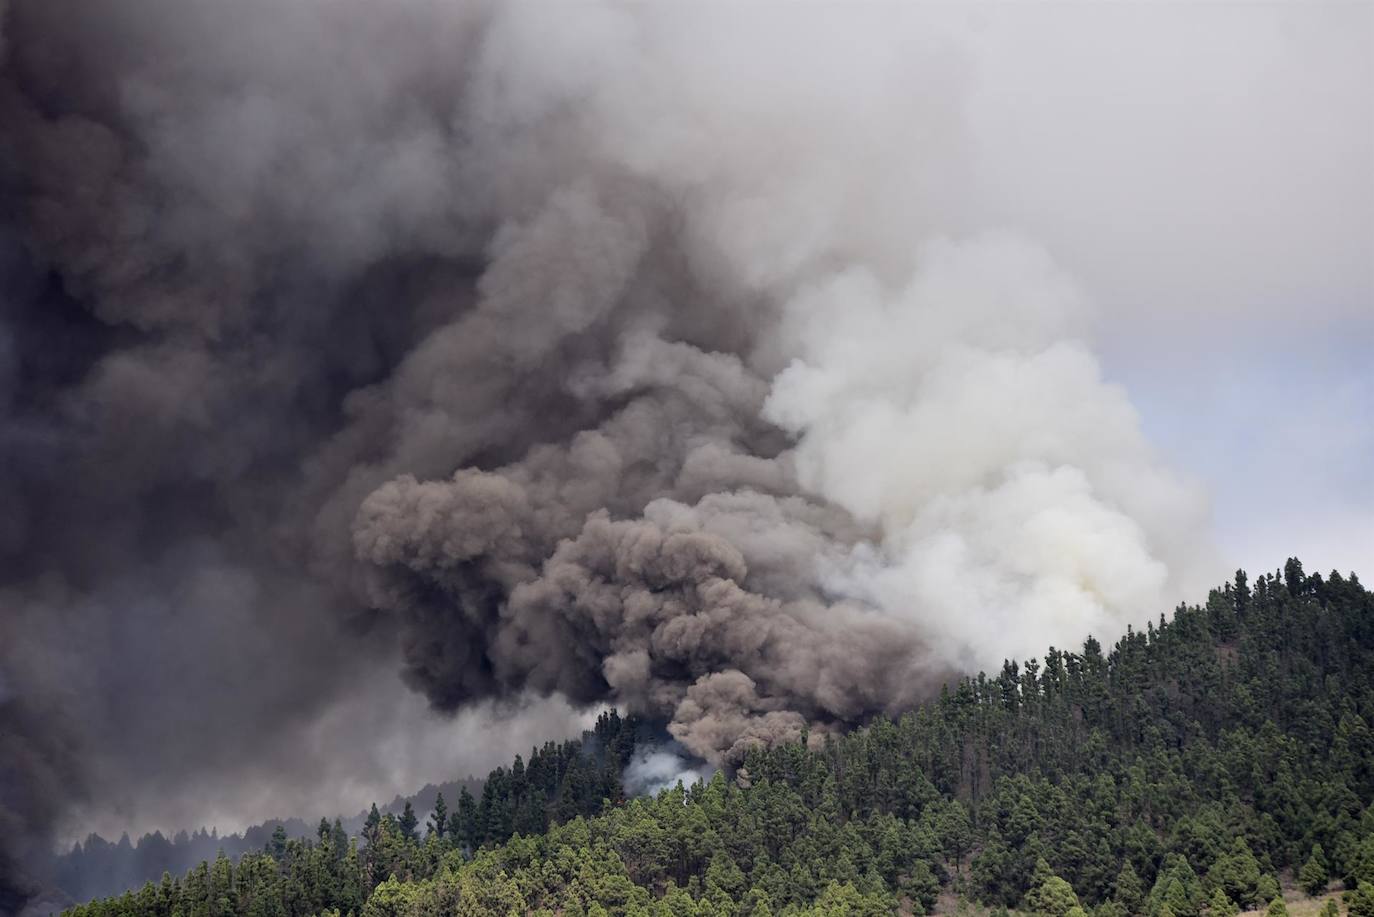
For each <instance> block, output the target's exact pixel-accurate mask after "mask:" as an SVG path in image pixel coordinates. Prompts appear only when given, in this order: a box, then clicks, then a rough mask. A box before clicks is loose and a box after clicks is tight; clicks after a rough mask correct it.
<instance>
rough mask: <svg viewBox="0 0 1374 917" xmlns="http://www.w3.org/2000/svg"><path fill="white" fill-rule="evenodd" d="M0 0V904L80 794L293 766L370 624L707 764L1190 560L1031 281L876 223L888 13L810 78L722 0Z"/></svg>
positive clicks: (1023, 272) (395, 649)
mask: <svg viewBox="0 0 1374 917" xmlns="http://www.w3.org/2000/svg"><path fill="white" fill-rule="evenodd" d="M0 16H2V17H3V22H4V32H3V36H4V47H5V49H6V51H5V55H6V56H5V59H4V64H3V67H4V70H3V78H0V195H2V197H0V201H2V202H3V209H0V213H2V214H3V223H0V380H3V387H0V412H3V413H0V455H3V458H4V463H5V474H4V476H3V479H0V505H3V509H4V512H3V517H2V518H0V609H2V610H0V727H3V728H0V767H2V768H3V783H0V836H3V837H4V838H6V839H7V841H6V843H7V844H9V845H10V846H6V847H4V848H3V850H0V879H3V881H2V882H0V885H3V889H0V910H3V909H15V908H16V907H17V902H19V901H20V900H22V899H23V898H24V897H25V896H26V895H27V894H28V893H29V891H30V887H29V886H28V885H21V884H20V879H19V876H20V874H21V870H20V864H21V863H22V862H24V861H26V860H28V858H29V856H30V854H31V853H32V851H33V849H37V848H38V847H40V846H41V845H43V844H45V843H47V842H48V841H49V838H50V832H51V831H52V829H53V828H54V826H55V824H56V821H57V819H58V817H59V815H60V814H61V813H62V812H63V810H64V809H65V808H66V807H68V806H70V805H71V804H72V802H73V798H72V797H73V796H74V795H75V796H80V795H82V794H84V795H85V796H87V797H90V796H101V795H104V794H110V793H118V792H119V791H120V788H121V787H128V786H131V785H134V784H136V783H141V784H143V785H156V783H157V781H159V780H166V781H169V782H170V781H171V780H172V778H174V777H176V778H183V779H184V777H185V775H188V774H189V775H195V774H198V773H201V772H204V771H208V770H211V769H225V770H230V771H236V772H244V773H248V772H251V773H255V774H259V775H265V774H271V773H272V772H273V770H274V769H277V768H284V767H289V766H291V765H290V763H289V762H290V760H291V758H290V746H289V744H285V745H284V744H283V741H284V740H283V737H287V736H291V735H292V734H294V733H295V732H296V731H298V730H301V729H303V728H305V726H306V725H307V724H309V723H310V722H312V721H313V719H314V718H315V717H317V716H319V715H321V711H324V710H327V709H328V708H330V706H331V705H332V704H334V703H335V699H336V698H339V697H343V696H349V695H350V694H351V693H353V692H356V691H357V685H358V684H360V683H364V684H365V683H369V679H371V678H372V677H373V676H374V675H375V673H377V672H379V671H385V670H387V669H389V668H393V667H395V665H396V661H395V660H396V658H397V656H398V655H399V658H400V660H401V661H400V668H401V673H402V676H403V678H404V679H405V681H406V682H407V683H408V684H409V685H410V686H412V687H413V688H415V689H417V690H420V691H423V692H424V693H425V695H427V696H428V698H429V699H430V700H431V702H432V703H433V704H434V705H436V706H437V707H439V708H442V709H445V710H457V709H459V708H462V707H464V706H465V705H468V704H471V703H473V702H475V701H481V700H484V699H492V698H498V699H500V698H518V697H521V696H525V695H529V694H535V695H558V696H562V697H564V698H567V699H568V700H570V701H572V702H573V703H575V704H594V703H600V702H606V701H610V702H614V703H617V704H620V705H622V706H623V707H626V708H628V709H631V710H633V711H636V712H639V713H642V714H646V715H649V716H653V717H659V718H662V719H663V720H665V721H667V722H668V723H669V729H670V731H671V733H672V735H673V736H674V737H675V738H676V740H677V741H679V742H680V743H681V744H682V746H683V747H685V748H686V749H688V750H689V751H690V752H691V753H692V754H695V755H697V756H699V757H701V758H704V759H706V760H708V761H711V762H714V763H721V762H729V761H731V760H734V759H736V758H737V757H738V756H739V755H740V754H741V753H742V752H743V750H744V749H746V748H747V747H748V746H749V745H750V744H753V743H758V742H765V743H766V742H774V741H778V740H782V739H794V738H796V737H798V736H800V735H801V734H802V733H803V731H805V730H808V729H809V730H812V731H813V732H816V733H819V732H820V731H824V730H826V729H831V728H836V727H838V726H842V725H845V724H854V723H859V722H862V721H863V720H864V719H865V718H867V717H870V716H872V715H873V714H874V713H876V712H879V711H891V710H898V709H901V708H902V707H904V706H906V705H909V704H910V703H912V702H913V701H914V700H915V699H917V698H918V697H919V696H920V695H921V694H922V693H923V692H925V691H928V690H929V689H930V687H931V686H932V685H934V684H936V683H938V681H939V680H940V679H941V678H943V677H944V676H945V675H947V674H948V673H949V672H950V671H952V670H954V669H957V668H960V667H963V666H966V665H970V664H982V663H985V661H986V660H987V659H989V658H992V659H994V660H997V659H1000V658H1001V655H1002V654H1004V653H1009V652H1019V651H1021V650H1023V649H1025V648H1027V645H1029V647H1030V648H1034V647H1038V646H1039V645H1040V644H1041V643H1043V642H1045V641H1047V640H1055V639H1059V640H1072V639H1076V638H1078V637H1080V636H1082V634H1084V633H1086V632H1087V631H1088V630H1090V629H1091V630H1096V631H1097V632H1098V633H1099V635H1102V636H1104V637H1110V636H1111V631H1112V630H1113V629H1114V628H1116V627H1117V626H1118V625H1120V624H1122V622H1124V621H1126V620H1131V619H1132V618H1133V617H1135V616H1138V615H1139V614H1142V613H1144V612H1147V611H1150V610H1152V609H1154V608H1156V607H1157V606H1156V603H1157V601H1158V599H1159V596H1160V595H1161V591H1162V590H1163V589H1164V587H1165V585H1166V583H1167V581H1168V573H1169V571H1168V568H1167V566H1166V563H1165V561H1166V560H1169V559H1170V557H1169V555H1168V553H1167V552H1168V551H1169V550H1177V551H1179V552H1180V553H1184V552H1185V549H1186V546H1184V547H1178V546H1174V547H1173V548H1167V547H1166V546H1165V545H1166V542H1167V539H1165V537H1164V535H1165V533H1168V532H1170V531H1172V530H1176V529H1181V528H1186V526H1185V525H1183V524H1181V523H1180V522H1179V520H1180V519H1183V520H1191V519H1192V514H1193V513H1194V512H1195V503H1194V498H1193V495H1192V494H1191V493H1190V492H1188V491H1187V490H1186V489H1185V488H1182V487H1180V486H1179V485H1178V484H1177V483H1176V482H1174V481H1173V479H1172V478H1170V477H1169V476H1168V475H1167V474H1166V473H1165V472H1163V471H1161V470H1159V469H1158V468H1156V467H1155V465H1154V464H1153V459H1152V458H1151V457H1150V456H1149V453H1148V450H1147V449H1146V448H1145V447H1144V444H1143V442H1142V440H1141V438H1140V435H1139V432H1138V430H1137V429H1136V426H1135V418H1134V414H1133V412H1132V411H1131V410H1130V406H1129V405H1128V404H1126V403H1125V400H1124V398H1123V397H1122V396H1121V395H1120V393H1119V392H1117V391H1116V390H1115V389H1112V388H1110V387H1108V386H1106V385H1104V384H1103V383H1102V381H1101V379H1100V377H1099V374H1098V372H1097V368H1096V363H1095V361H1094V360H1093V358H1092V355H1091V353H1090V352H1089V351H1088V350H1087V349H1086V347H1085V346H1084V345H1082V344H1081V343H1080V342H1079V341H1080V337H1081V335H1080V331H1081V327H1080V326H1081V322H1080V318H1079V316H1080V313H1081V311H1082V310H1081V303H1080V301H1079V298H1078V296H1077V294H1076V293H1075V292H1074V291H1073V290H1072V285H1071V284H1069V283H1068V281H1067V280H1065V279H1064V278H1063V277H1061V276H1060V275H1059V274H1058V272H1057V271H1056V270H1055V269H1054V267H1053V265H1051V264H1050V263H1049V261H1048V259H1047V258H1046V257H1044V256H1043V255H1042V254H1041V253H1039V252H1038V251H1037V250H1035V249H1034V248H1032V247H1030V246H1026V245H1023V244H1021V243H1016V242H1012V241H1009V240H1005V239H979V240H973V241H971V242H967V243H951V242H936V243H932V244H930V245H918V244H917V243H918V242H919V241H920V239H921V238H922V236H924V235H928V234H929V226H928V225H926V224H925V223H923V222H922V220H923V219H924V218H923V217H922V216H920V214H922V213H923V211H922V208H921V207H920V206H919V205H920V203H921V201H922V195H923V194H925V193H926V190H927V189H925V188H924V186H922V185H921V183H920V181H919V180H918V179H915V178H912V179H908V178H907V176H909V175H911V173H912V171H913V170H912V169H911V166H910V163H909V161H908V157H907V156H906V155H905V154H903V153H901V151H899V150H897V149H896V148H895V146H896V145H899V144H900V143H901V142H902V141H904V140H905V139H907V137H906V135H907V133H908V132H910V131H911V130H913V128H912V125H927V126H930V125H934V126H936V127H938V126H940V125H944V124H948V123H949V121H950V117H949V113H948V112H947V111H945V110H944V109H942V108H941V104H940V103H939V101H938V98H935V97H937V96H938V95H939V94H938V93H930V94H929V95H921V94H919V93H917V94H913V93H908V92H903V93H901V94H900V95H899V96H894V95H893V93H892V92H891V91H890V90H888V89H884V88H883V87H887V86H889V85H890V83H891V80H890V74H889V73H888V71H887V70H885V69H884V67H888V66H896V62H897V61H899V60H900V61H906V60H907V57H908V56H909V51H910V47H907V46H903V47H902V48H901V49H899V50H900V56H899V55H897V53H896V52H894V54H893V57H892V58H891V60H887V59H885V58H884V59H880V60H879V59H875V61H874V62H873V63H872V64H871V66H866V67H865V68H860V69H859V70H858V71H857V74H858V75H857V76H856V77H854V78H853V79H854V80H856V81H857V82H854V81H851V82H849V83H845V80H848V79H850V74H849V71H848V70H844V69H842V68H841V69H837V68H838V67H839V65H837V64H834V63H828V62H827V61H826V60H825V55H815V54H812V53H810V51H809V50H808V49H809V48H812V47H813V46H814V42H817V41H822V40H829V29H830V25H829V24H827V23H821V24H819V25H814V24H813V25H814V27H813V26H808V27H806V28H804V29H802V32H801V39H802V40H801V41H800V42H799V43H798V44H797V46H796V47H795V48H793V49H791V50H790V51H789V52H788V53H786V54H784V55H783V56H782V57H780V58H778V59H776V60H771V59H760V57H759V56H758V55H756V54H755V53H754V51H753V50H752V49H754V48H758V47H762V46H764V45H767V44H768V42H763V41H756V39H759V38H760V37H761V36H762V35H763V34H764V33H765V32H766V30H767V27H768V23H767V21H766V19H764V18H762V17H759V16H757V15H744V16H743V22H735V21H733V20H731V21H730V22H729V23H726V22H723V21H721V20H720V19H719V18H718V17H719V16H720V13H713V14H710V15H706V16H704V17H703V21H701V22H695V21H691V22H689V21H686V20H684V19H683V18H682V14H680V13H678V12H674V11H673V10H672V9H668V8H663V9H659V10H655V11H650V10H647V9H646V10H635V9H632V8H621V7H618V6H614V5H608V6H585V7H583V6H578V7H576V8H573V7H568V8H552V7H545V6H540V5H533V6H531V5H525V4H519V3H517V4H510V5H505V4H501V5H488V4H483V3H460V2H456V0H394V2H390V3H376V2H364V0H330V2H323V0H294V2H293V0H241V2H235V3H227V2H211V0H13V2H12V3H11V5H10V8H9V9H8V10H7V11H6V10H4V8H3V7H0ZM684 30H685V32H684ZM823 33H824V35H823ZM717 39H719V41H717ZM808 42H811V43H812V44H808ZM707 47H710V48H714V49H716V50H715V51H714V52H713V54H714V55H715V56H710V55H707V56H705V57H703V56H701V55H699V54H697V53H696V52H695V51H694V49H701V48H707ZM915 59H917V60H919V59H920V55H919V54H917V55H915ZM779 75H781V78H779ZM779 86H781V87H783V88H782V89H779V88H778V87H779ZM789 87H791V88H789ZM835 87H838V88H835ZM870 90H871V91H870ZM860 97H862V98H866V99H870V100H872V101H873V107H870V108H862V107H860V108H857V109H856V108H855V106H853V105H852V104H851V102H852V100H853V99H854V98H860ZM800 100H805V101H806V102H807V104H806V105H800V104H798V103H799V101H800ZM884 106H886V107H884ZM875 136H876V137H879V138H886V141H885V143H886V145H884V144H879V143H869V142H868V140H870V139H872V138H873V137H875ZM856 157H857V158H858V160H859V161H856ZM913 182H914V184H913ZM911 214H915V216H912V215H911ZM989 278H991V279H989ZM1066 405H1068V406H1070V407H1069V408H1068V409H1067V410H1066V408H1065V406H1066ZM1142 482H1143V483H1142ZM358 741H360V742H365V741H367V737H366V736H365V735H364V736H359V737H358ZM16 839H17V844H18V845H17V846H15V845H14V844H15V842H16Z"/></svg>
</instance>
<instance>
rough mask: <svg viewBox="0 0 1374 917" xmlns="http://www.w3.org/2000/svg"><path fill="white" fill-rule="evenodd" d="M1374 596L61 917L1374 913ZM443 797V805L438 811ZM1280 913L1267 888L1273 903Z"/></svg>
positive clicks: (1163, 641) (330, 830)
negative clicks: (705, 770)
mask: <svg viewBox="0 0 1374 917" xmlns="http://www.w3.org/2000/svg"><path fill="white" fill-rule="evenodd" d="M1372 720H1374V595H1371V593H1370V592H1368V591H1366V590H1365V589H1364V588H1363V586H1362V585H1361V584H1360V583H1359V581H1358V580H1357V579H1356V578H1355V577H1354V576H1350V577H1342V576H1340V575H1338V574H1335V573H1333V574H1331V575H1330V576H1329V577H1326V578H1323V577H1321V576H1317V575H1312V576H1309V575H1306V574H1305V573H1304V572H1303V570H1302V567H1301V565H1300V564H1299V563H1298V562H1297V561H1295V560H1292V561H1289V562H1288V564H1287V565H1286V567H1285V569H1284V570H1283V571H1281V572H1277V573H1274V574H1266V575H1263V576H1260V577H1258V578H1257V579H1256V580H1255V582H1254V583H1253V585H1251V584H1250V583H1249V581H1248V579H1247V577H1246V576H1245V574H1244V573H1242V572H1237V574H1236V577H1235V579H1234V581H1233V582H1232V583H1228V584H1227V585H1226V586H1225V587H1224V588H1222V589H1218V590H1215V591H1213V592H1212V593H1211V594H1210V596H1209V597H1208V599H1207V602H1206V604H1205V605H1202V606H1187V607H1180V608H1178V609H1177V610H1176V611H1175V613H1174V615H1173V617H1172V619H1166V618H1164V617H1161V618H1160V620H1159V622H1158V623H1157V624H1150V625H1149V626H1147V627H1146V628H1145V629H1144V630H1143V631H1133V632H1129V633H1128V634H1127V635H1126V636H1125V637H1124V638H1123V639H1121V640H1120V641H1119V642H1118V643H1117V644H1116V646H1115V647H1112V648H1111V649H1110V650H1109V651H1104V649H1103V648H1102V646H1101V645H1099V643H1098V642H1097V641H1095V640H1093V639H1089V640H1087V641H1086V643H1085V644H1084V645H1083V647H1082V648H1081V649H1080V650H1078V651H1076V652H1066V651H1063V650H1061V649H1055V648H1052V649H1050V650H1049V652H1048V653H1047V654H1046V655H1045V657H1044V658H1043V659H1041V660H1036V659H1031V660H1026V661H1025V662H1024V663H1019V664H1018V663H1016V662H1008V663H1006V664H1005V665H1004V666H1003V668H1002V670H1001V671H1000V672H995V673H982V674H979V675H977V676H973V677H969V678H965V679H962V680H960V681H959V682H957V683H955V684H951V685H948V686H947V687H946V689H945V690H944V691H943V692H942V694H941V695H940V696H939V697H938V698H937V699H935V700H933V701H931V702H930V703H928V704H926V705H924V706H922V707H920V708H919V709H917V710H914V711H911V712H910V713H908V714H906V715H904V716H902V717H901V718H900V719H898V720H895V721H890V720H879V721H877V722H874V723H871V724H870V725H869V726H868V727H866V728H864V729H861V730H857V731H854V732H852V733H850V734H848V735H844V736H839V737H826V738H825V739H824V741H811V742H809V743H806V744H793V745H783V746H779V747H775V748H771V749H764V748H758V749H755V750H753V751H752V752H750V753H749V755H748V756H747V758H746V759H745V760H744V761H743V762H742V763H741V764H740V766H739V767H738V768H736V769H735V770H733V771H732V772H730V773H717V774H715V775H714V776H713V777H712V778H711V779H710V780H709V781H708V782H703V783H698V784H696V785H695V786H691V787H682V786H678V787H675V788H673V789H668V790H664V791H662V792H660V793H659V794H658V795H657V796H655V797H634V798H627V795H626V792H625V790H624V787H623V785H622V780H621V775H622V773H623V769H624V767H625V766H626V764H627V763H628V762H629V761H630V759H631V757H632V755H633V752H634V748H635V745H636V742H637V741H642V739H643V736H644V733H643V729H642V727H641V726H640V724H637V723H636V722H634V721H633V720H632V719H622V718H620V717H618V716H615V715H608V716H605V717H603V718H602V720H601V721H600V722H599V723H598V725H597V728H596V730H595V731H594V732H593V733H591V734H589V735H588V736H587V737H586V739H585V740H584V741H583V742H581V743H576V742H574V743H564V744H562V745H555V744H552V743H551V744H549V745H546V746H545V747H544V748H543V749H540V750H537V751H536V752H535V753H534V754H532V755H531V757H530V759H529V760H528V762H526V761H524V760H522V759H516V761H515V762H514V764H513V765H512V766H511V767H510V768H502V769H498V770H497V771H495V772H493V773H492V775H490V776H489V777H488V779H487V781H486V782H485V784H484V786H483V789H482V792H481V794H480V798H474V797H473V796H472V795H471V794H468V793H461V794H460V798H459V799H457V800H446V801H443V802H438V801H436V807H435V809H436V810H435V811H434V812H433V813H420V814H417V813H415V812H414V810H413V809H405V810H403V811H402V813H401V815H400V816H396V815H394V814H391V813H387V814H382V813H381V812H379V811H376V810H375V809H374V811H373V812H372V813H370V815H369V817H368V819H367V820H366V822H365V824H364V826H363V828H362V831H361V832H360V835H359V836H356V837H350V836H349V834H348V832H347V831H345V830H344V828H343V826H342V825H341V824H332V825H331V824H330V823H329V822H327V821H323V820H322V821H321V822H320V824H319V826H318V832H317V835H316V836H315V837H313V838H307V839H292V838H288V837H287V836H286V832H285V831H279V832H277V833H276V835H275V836H274V837H273V838H271V839H270V840H269V841H268V842H267V843H266V845H265V847H264V849H263V850H262V851H260V852H257V853H251V854H247V855H245V856H243V857H242V858H241V859H240V860H239V861H238V862H237V863H234V862H232V861H231V860H230V858H229V857H227V856H220V857H218V858H216V859H215V860H214V861H213V862H206V863H201V864H200V865H199V866H197V867H196V868H194V869H192V870H191V871H190V872H189V873H187V874H186V875H184V876H181V877H173V876H171V875H167V876H164V877H163V878H162V880H161V881H160V882H153V883H149V884H148V885H146V886H145V887H143V888H142V889H141V890H139V891H136V892H130V893H128V894H125V895H123V896H121V897H117V898H109V899H105V900H102V901H97V902H94V903H91V904H87V905H81V906H77V907H74V908H72V909H71V910H69V911H68V912H67V913H68V914H69V915H70V917H238V915H244V917H309V915H322V917H335V915H347V914H350V913H351V914H353V915H355V917H428V915H440V914H460V915H488V914H494V915H507V914H511V915H515V914H527V913H531V914H549V915H552V914H564V915H587V917H590V915H598V917H600V915H673V917H679V915H713V917H714V915H750V917H755V915H770V914H816V915H830V914H854V915H867V914H889V913H894V912H900V913H905V914H919V913H930V912H933V911H935V910H937V909H939V908H941V907H942V906H943V905H942V904H941V902H946V903H947V902H949V901H951V900H956V899H958V900H964V901H968V902H976V903H978V904H980V905H982V906H984V907H987V908H991V909H996V910H998V911H1000V910H1002V909H1019V910H1023V911H1028V912H1033V913H1040V914H1052V915H1055V917H1083V915H1085V914H1087V913H1092V914H1094V915H1099V917H1127V915H1147V917H1203V915H1207V917H1231V915H1233V914H1235V913H1236V911H1237V910H1238V909H1245V908H1254V907H1261V908H1263V907H1266V906H1268V907H1269V909H1270V914H1271V915H1275V917H1277V915H1278V914H1279V913H1281V912H1282V909H1283V903H1282V901H1281V900H1279V901H1276V902H1275V900H1274V899H1276V898H1277V897H1278V894H1279V888H1280V883H1283V884H1285V885H1292V884H1296V885H1299V886H1301V887H1302V888H1303V889H1305V891H1306V892H1307V893H1309V894H1317V893H1320V892H1322V891H1323V890H1325V889H1327V888H1328V887H1331V888H1342V887H1343V888H1344V889H1346V890H1347V893H1346V894H1345V895H1344V904H1343V905H1337V904H1335V902H1334V901H1333V902H1332V903H1330V904H1328V906H1327V910H1326V913H1327V914H1328V915H1329V914H1331V912H1332V910H1333V909H1334V910H1335V911H1336V912H1337V913H1339V912H1340V911H1341V910H1342V909H1345V910H1347V911H1348V913H1349V914H1350V915H1351V917H1374V805H1371V803H1372V802H1374V732H1371V729H1370V723H1371V721H1372ZM426 814H428V818H426V817H425V815H426ZM1270 902H1274V903H1273V904H1270Z"/></svg>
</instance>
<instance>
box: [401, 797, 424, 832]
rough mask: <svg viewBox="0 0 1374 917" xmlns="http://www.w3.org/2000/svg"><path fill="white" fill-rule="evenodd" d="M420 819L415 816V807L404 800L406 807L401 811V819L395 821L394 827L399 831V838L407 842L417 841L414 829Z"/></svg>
mask: <svg viewBox="0 0 1374 917" xmlns="http://www.w3.org/2000/svg"><path fill="white" fill-rule="evenodd" d="M419 823H420V819H419V818H418V817H417V816H416V815H415V807H414V806H412V805H411V804H410V800H409V799H407V800H406V806H405V808H404V809H402V810H401V817H400V818H398V819H397V820H396V825H397V827H399V828H400V829H401V837H403V838H405V839H406V840H408V841H413V840H417V839H418V838H417V837H416V836H415V828H416V826H417V825H419Z"/></svg>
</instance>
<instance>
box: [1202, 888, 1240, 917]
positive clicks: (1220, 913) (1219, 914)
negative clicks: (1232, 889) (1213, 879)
mask: <svg viewBox="0 0 1374 917" xmlns="http://www.w3.org/2000/svg"><path fill="white" fill-rule="evenodd" d="M1207 912H1208V913H1209V914H1210V915H1211V917H1236V915H1237V914H1239V913H1240V908H1238V907H1237V906H1236V905H1235V902H1233V901H1232V900H1231V899H1230V898H1228V897H1226V892H1224V891H1222V890H1221V888H1219V887H1218V888H1214V889H1212V897H1211V898H1210V899H1208V901H1207Z"/></svg>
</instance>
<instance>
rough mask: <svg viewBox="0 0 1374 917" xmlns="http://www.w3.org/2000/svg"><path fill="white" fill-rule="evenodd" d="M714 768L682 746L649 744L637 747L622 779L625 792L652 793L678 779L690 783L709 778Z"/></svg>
mask: <svg viewBox="0 0 1374 917" xmlns="http://www.w3.org/2000/svg"><path fill="white" fill-rule="evenodd" d="M715 772H716V769H715V768H714V767H711V766H710V765H708V764H699V763H696V762H694V761H693V760H692V758H691V756H690V755H688V754H687V753H686V750H685V749H683V748H681V747H680V746H673V745H647V746H643V747H639V748H636V749H635V753H634V757H633V758H631V759H630V763H629V764H628V765H626V767H625V773H624V775H623V776H622V781H623V783H624V785H625V792H627V793H630V794H631V795H635V796H640V795H649V796H653V795H656V794H658V793H660V792H662V791H663V790H671V789H672V788H673V787H675V786H677V785H678V784H679V783H680V784H682V785H683V786H684V787H690V786H691V785H692V784H694V783H697V782H698V781H702V780H710V779H711V776H712V775H713V774H714V773H715Z"/></svg>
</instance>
